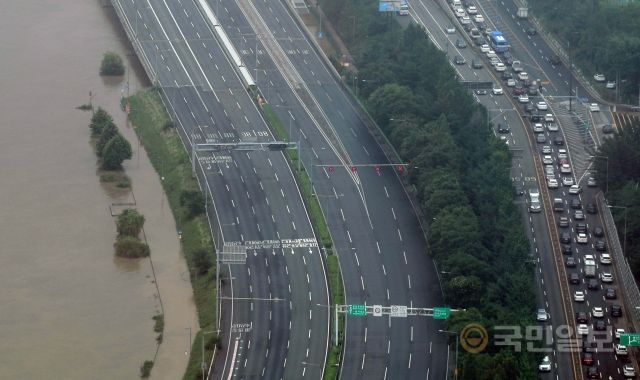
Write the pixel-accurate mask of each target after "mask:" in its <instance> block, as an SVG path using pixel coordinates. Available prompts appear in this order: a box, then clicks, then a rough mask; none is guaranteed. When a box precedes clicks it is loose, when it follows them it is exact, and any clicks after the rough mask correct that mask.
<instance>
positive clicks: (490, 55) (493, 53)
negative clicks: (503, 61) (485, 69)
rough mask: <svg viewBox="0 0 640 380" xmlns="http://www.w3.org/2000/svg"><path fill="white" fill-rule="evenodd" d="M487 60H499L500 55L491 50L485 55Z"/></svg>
mask: <svg viewBox="0 0 640 380" xmlns="http://www.w3.org/2000/svg"><path fill="white" fill-rule="evenodd" d="M485 54H486V56H487V58H489V59H491V58H498V54H496V52H495V51H493V50H489V51H488V52H486V53H485Z"/></svg>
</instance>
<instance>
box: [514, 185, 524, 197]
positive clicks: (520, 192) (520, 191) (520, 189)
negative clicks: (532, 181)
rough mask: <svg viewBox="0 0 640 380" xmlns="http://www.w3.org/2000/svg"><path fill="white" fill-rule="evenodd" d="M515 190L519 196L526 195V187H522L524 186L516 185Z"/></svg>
mask: <svg viewBox="0 0 640 380" xmlns="http://www.w3.org/2000/svg"><path fill="white" fill-rule="evenodd" d="M513 188H514V189H515V193H516V195H517V196H521V195H524V187H522V185H520V184H516V185H514V186H513Z"/></svg>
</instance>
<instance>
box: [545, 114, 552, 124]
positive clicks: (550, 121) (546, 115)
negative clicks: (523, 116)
mask: <svg viewBox="0 0 640 380" xmlns="http://www.w3.org/2000/svg"><path fill="white" fill-rule="evenodd" d="M544 121H545V122H546V123H553V122H554V121H555V119H554V117H553V114H550V113H546V114H544Z"/></svg>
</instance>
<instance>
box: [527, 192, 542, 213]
mask: <svg viewBox="0 0 640 380" xmlns="http://www.w3.org/2000/svg"><path fill="white" fill-rule="evenodd" d="M540 211H542V204H541V203H540V192H539V191H538V189H531V190H529V212H540Z"/></svg>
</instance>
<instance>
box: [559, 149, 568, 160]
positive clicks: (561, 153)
mask: <svg viewBox="0 0 640 380" xmlns="http://www.w3.org/2000/svg"><path fill="white" fill-rule="evenodd" d="M562 158H564V159H566V158H567V150H566V149H558V159H562Z"/></svg>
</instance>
